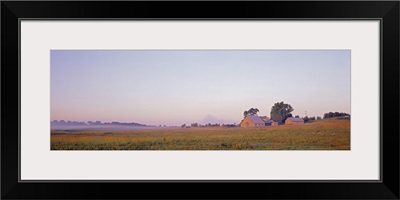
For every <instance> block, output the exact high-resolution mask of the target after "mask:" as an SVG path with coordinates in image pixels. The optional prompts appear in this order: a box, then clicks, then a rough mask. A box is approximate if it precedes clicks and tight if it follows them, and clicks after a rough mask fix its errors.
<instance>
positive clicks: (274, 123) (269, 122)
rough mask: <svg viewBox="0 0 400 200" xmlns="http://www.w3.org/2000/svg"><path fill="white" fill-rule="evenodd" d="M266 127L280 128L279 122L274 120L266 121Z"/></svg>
mask: <svg viewBox="0 0 400 200" xmlns="http://www.w3.org/2000/svg"><path fill="white" fill-rule="evenodd" d="M265 126H278V122H275V121H274V120H271V119H269V120H265Z"/></svg>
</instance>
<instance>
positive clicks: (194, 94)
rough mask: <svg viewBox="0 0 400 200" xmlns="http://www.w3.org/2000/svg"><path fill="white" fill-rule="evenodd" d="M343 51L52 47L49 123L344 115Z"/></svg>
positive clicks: (346, 70)
mask: <svg viewBox="0 0 400 200" xmlns="http://www.w3.org/2000/svg"><path fill="white" fill-rule="evenodd" d="M350 53H351V52H350V50H332V51H331V50H322V51H321V50H316V51H311V50H290V51H289V50H287V51H272V50H271V51H270V50H51V61H50V63H51V65H50V67H51V69H50V73H51V76H50V79H51V83H50V87H51V88H50V92H51V93H50V97H51V99H50V101H51V121H53V120H66V121H82V122H87V121H97V120H98V121H102V122H112V121H118V122H136V123H140V124H147V125H168V126H173V125H174V126H179V125H181V124H190V123H195V122H197V123H200V124H206V123H221V124H222V123H225V124H226V123H231V124H233V123H236V124H238V123H240V121H241V120H242V119H243V112H244V111H245V110H248V109H249V108H258V109H259V110H260V112H259V113H258V115H260V116H265V115H266V116H270V111H271V107H272V106H273V105H274V103H276V102H281V101H284V102H285V103H288V104H290V105H291V106H292V107H293V108H294V111H293V112H292V114H293V116H295V115H299V116H301V117H303V116H305V112H306V111H307V115H308V116H315V117H317V116H321V117H323V114H324V113H327V112H331V111H332V112H336V111H337V112H345V113H349V114H351V113H350Z"/></svg>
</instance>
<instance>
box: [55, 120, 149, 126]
mask: <svg viewBox="0 0 400 200" xmlns="http://www.w3.org/2000/svg"><path fill="white" fill-rule="evenodd" d="M50 124H51V125H52V126H110V125H111V126H147V125H145V124H139V123H135V122H129V123H126V122H104V123H103V122H101V121H88V122H78V121H65V120H53V121H51V123H50Z"/></svg>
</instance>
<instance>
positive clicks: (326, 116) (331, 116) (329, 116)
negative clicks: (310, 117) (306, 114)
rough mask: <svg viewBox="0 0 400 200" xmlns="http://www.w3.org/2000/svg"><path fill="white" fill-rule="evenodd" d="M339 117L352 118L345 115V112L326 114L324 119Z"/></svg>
mask: <svg viewBox="0 0 400 200" xmlns="http://www.w3.org/2000/svg"><path fill="white" fill-rule="evenodd" d="M338 117H343V118H347V117H350V114H348V113H343V112H329V113H325V114H324V119H328V118H338Z"/></svg>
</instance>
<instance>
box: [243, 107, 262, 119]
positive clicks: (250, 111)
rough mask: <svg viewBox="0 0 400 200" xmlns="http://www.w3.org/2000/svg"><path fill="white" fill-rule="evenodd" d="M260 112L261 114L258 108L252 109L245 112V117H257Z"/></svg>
mask: <svg viewBox="0 0 400 200" xmlns="http://www.w3.org/2000/svg"><path fill="white" fill-rule="evenodd" d="M258 112H260V111H259V110H258V108H250V109H249V110H245V111H244V112H243V115H244V116H245V117H246V116H249V115H257V113H258Z"/></svg>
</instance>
